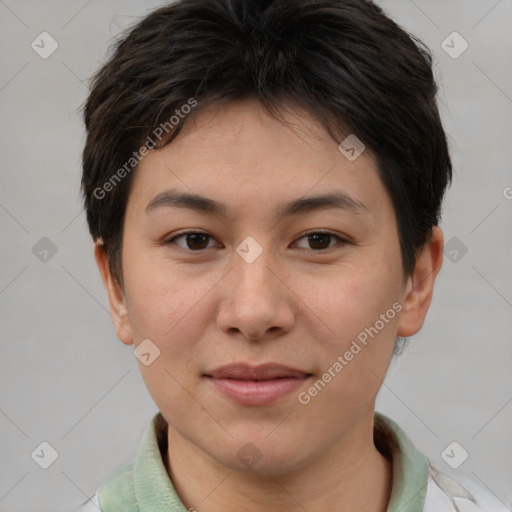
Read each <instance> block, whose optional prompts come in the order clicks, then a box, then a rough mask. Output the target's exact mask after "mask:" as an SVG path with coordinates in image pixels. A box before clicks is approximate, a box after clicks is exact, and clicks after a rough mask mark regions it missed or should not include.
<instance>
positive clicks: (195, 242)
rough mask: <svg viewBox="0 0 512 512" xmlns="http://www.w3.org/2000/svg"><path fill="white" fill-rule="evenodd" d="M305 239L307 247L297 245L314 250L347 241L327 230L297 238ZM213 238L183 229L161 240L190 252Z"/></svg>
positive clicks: (198, 248) (165, 243)
mask: <svg viewBox="0 0 512 512" xmlns="http://www.w3.org/2000/svg"><path fill="white" fill-rule="evenodd" d="M182 239H183V242H182V243H178V242H177V240H182ZM303 239H305V240H306V243H307V244H308V245H309V247H299V248H301V249H313V250H314V251H315V252H319V251H322V250H326V249H330V248H332V247H334V246H335V245H336V244H332V243H331V242H335V241H336V240H337V241H338V243H340V244H342V245H343V244H348V243H349V242H348V241H347V240H345V239H344V238H342V237H340V236H339V235H335V234H334V233H330V232H327V231H314V232H311V233H307V234H305V235H303V236H302V237H300V238H299V240H303ZM212 240H214V238H213V237H212V236H211V235H208V234H207V233H203V232H201V231H184V232H181V233H178V234H177V235H174V236H173V237H172V238H169V239H167V240H165V241H164V242H163V244H164V245H171V244H176V245H177V246H178V247H181V248H182V249H188V250H190V251H192V252H198V251H202V250H204V249H208V248H210V247H212V246H210V247H209V246H208V242H209V241H212Z"/></svg>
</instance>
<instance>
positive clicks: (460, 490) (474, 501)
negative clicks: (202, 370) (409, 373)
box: [80, 412, 508, 512]
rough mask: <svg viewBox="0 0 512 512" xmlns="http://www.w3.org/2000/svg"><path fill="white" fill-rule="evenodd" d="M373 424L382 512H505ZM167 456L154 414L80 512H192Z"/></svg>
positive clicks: (390, 430) (384, 422)
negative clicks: (384, 491)
mask: <svg viewBox="0 0 512 512" xmlns="http://www.w3.org/2000/svg"><path fill="white" fill-rule="evenodd" d="M374 419H375V421H374V443H375V446H376V447H377V449H378V450H379V451H380V452H381V453H382V454H383V455H384V456H385V457H387V458H388V459H390V460H391V461H392V468H393V476H392V491H391V497H390V501H389V504H388V508H387V512H478V511H485V512H508V508H507V507H505V506H504V505H503V504H502V503H501V502H500V501H499V500H498V499H497V498H495V497H494V496H492V495H491V494H490V493H488V492H487V491H485V490H484V489H482V488H481V487H479V486H477V485H475V483H474V482H471V481H470V482H468V484H466V487H463V486H462V485H460V483H458V482H457V481H455V480H454V479H452V478H450V477H448V476H447V475H445V474H443V473H441V472H439V471H437V470H436V469H435V468H433V467H432V466H431V465H430V463H429V460H428V458H427V457H426V456H425V455H423V454H422V453H420V452H419V451H418V450H417V449H416V448H415V447H414V445H413V444H412V442H411V441H410V440H409V438H408V437H407V435H406V434H405V432H404V431H403V430H402V429H401V428H400V427H399V426H398V425H397V424H396V423H395V422H394V421H392V420H391V419H390V418H388V417H387V416H385V415H384V414H382V413H379V412H375V414H374ZM166 452H167V422H166V420H165V419H164V418H163V416H162V415H161V413H157V414H156V415H155V416H154V417H153V419H152V420H151V422H150V424H149V425H148V427H147V429H146V431H145V433H144V436H143V438H142V442H141V444H140V447H139V450H138V454H137V457H136V458H135V459H134V460H133V461H131V462H130V463H129V464H128V465H127V466H126V467H124V468H123V469H121V470H120V471H118V472H117V473H116V474H114V475H113V476H112V477H111V478H110V479H109V480H108V481H107V482H106V483H104V484H103V485H102V486H101V487H100V488H99V490H98V492H97V493H96V495H95V496H94V497H93V498H92V499H91V500H90V501H88V502H87V503H86V504H85V505H83V506H82V507H81V508H80V512H98V510H99V511H101V512H194V511H195V509H194V508H192V507H191V508H187V507H186V506H185V505H184V504H183V502H182V501H181V499H180V497H179V496H178V494H177V492H176V489H175V488H174V485H173V483H172V481H171V479H170V478H169V475H168V473H167V470H166V468H165V465H164V460H163V458H164V457H165V454H166Z"/></svg>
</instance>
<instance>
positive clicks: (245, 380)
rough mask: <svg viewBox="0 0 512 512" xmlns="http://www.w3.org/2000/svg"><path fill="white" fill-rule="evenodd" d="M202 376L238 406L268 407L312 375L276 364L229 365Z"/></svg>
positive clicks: (294, 389)
mask: <svg viewBox="0 0 512 512" xmlns="http://www.w3.org/2000/svg"><path fill="white" fill-rule="evenodd" d="M205 377H206V378H207V379H208V380H209V381H210V382H211V383H212V384H213V385H214V386H215V388H216V389H217V390H218V391H220V392H221V393H223V394H224V395H226V396H227V397H229V398H231V399H232V400H234V401H235V402H237V403H239V404H241V405H267V404H270V403H272V402H275V401H276V400H278V399H279V398H282V397H284V396H286V395H289V394H290V393H293V392H294V391H296V390H297V389H298V388H300V387H301V386H302V385H303V384H304V382H305V381H306V380H307V379H309V378H310V377H311V374H310V373H307V372H304V371H302V370H299V369H297V368H291V367H289V366H285V365H282V364H278V363H266V364H261V365H258V366H252V365H250V364H247V363H232V364H228V365H224V366H221V367H219V368H216V369H214V370H212V371H209V372H207V373H205Z"/></svg>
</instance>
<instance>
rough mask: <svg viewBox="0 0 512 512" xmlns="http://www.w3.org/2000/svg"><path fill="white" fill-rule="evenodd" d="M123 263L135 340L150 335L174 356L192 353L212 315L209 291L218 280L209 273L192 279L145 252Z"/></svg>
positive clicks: (183, 356)
mask: <svg viewBox="0 0 512 512" xmlns="http://www.w3.org/2000/svg"><path fill="white" fill-rule="evenodd" d="M132 254H134V253H132ZM124 267H125V276H126V294H127V297H128V309H129V314H130V323H131V327H132V331H133V333H134V337H135V340H136V343H137V342H140V341H141V340H143V339H145V338H149V339H151V340H152V341H153V342H154V343H155V344H156V345H157V346H158V347H159V349H160V350H161V351H162V352H165V353H166V354H172V355H173V360H176V358H178V359H181V360H183V359H184V358H187V356H188V357H190V351H191V349H192V348H193V347H194V345H195V341H196V340H197V339H199V337H200V336H201V333H202V332H204V329H205V325H204V322H206V321H207V319H208V318H211V314H212V312H211V311H207V310H208V308H209V305H208V304H209V303H208V294H209V292H210V291H211V289H212V288H213V286H215V280H214V279H213V278H212V276H209V277H208V276H207V275H205V276H196V277H194V278H193V279H192V278H190V277H187V275H186V274H184V273H183V271H182V270H181V269H180V268H177V267H176V266H173V267H172V268H171V267H170V266H169V265H168V264H166V262H165V261H157V260H152V261H148V260H145V259H144V258H143V257H142V255H141V257H140V258H137V257H136V256H135V257H132V258H129V259H127V260H126V262H125V265H124ZM210 309H211V308H210Z"/></svg>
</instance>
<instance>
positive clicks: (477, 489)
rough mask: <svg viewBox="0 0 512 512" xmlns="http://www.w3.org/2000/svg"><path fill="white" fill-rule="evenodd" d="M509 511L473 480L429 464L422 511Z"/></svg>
mask: <svg viewBox="0 0 512 512" xmlns="http://www.w3.org/2000/svg"><path fill="white" fill-rule="evenodd" d="M452 511H458V512H510V511H509V509H508V508H507V507H506V506H505V504H504V503H502V502H501V501H500V500H499V499H498V497H496V496H495V495H494V494H492V493H491V492H490V491H488V490H487V489H485V488H484V487H483V486H482V485H480V484H479V483H478V482H476V481H475V480H473V479H471V478H469V477H466V476H461V477H459V478H458V480H455V479H453V478H452V477H450V476H448V475H446V474H445V473H442V472H440V471H438V470H437V469H436V468H434V467H432V466H429V472H428V484H427V495H426V498H425V507H424V509H423V512H452Z"/></svg>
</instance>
